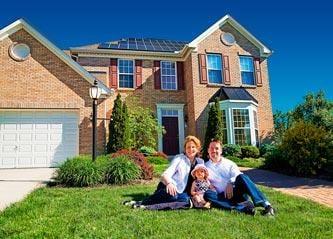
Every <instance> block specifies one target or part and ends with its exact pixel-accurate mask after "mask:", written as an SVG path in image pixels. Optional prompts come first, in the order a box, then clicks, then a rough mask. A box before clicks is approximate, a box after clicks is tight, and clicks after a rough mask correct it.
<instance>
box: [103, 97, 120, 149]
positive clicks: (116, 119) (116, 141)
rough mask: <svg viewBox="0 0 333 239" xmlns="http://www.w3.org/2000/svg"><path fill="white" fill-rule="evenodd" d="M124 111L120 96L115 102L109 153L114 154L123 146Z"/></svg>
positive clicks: (110, 129)
mask: <svg viewBox="0 0 333 239" xmlns="http://www.w3.org/2000/svg"><path fill="white" fill-rule="evenodd" d="M123 126H124V124H123V109H122V101H121V96H120V94H118V95H117V98H116V99H115V101H114V105H113V109H112V115H111V118H110V124H109V142H108V144H107V152H108V153H113V152H116V151H118V150H119V149H121V148H122V146H123V139H124V127H123Z"/></svg>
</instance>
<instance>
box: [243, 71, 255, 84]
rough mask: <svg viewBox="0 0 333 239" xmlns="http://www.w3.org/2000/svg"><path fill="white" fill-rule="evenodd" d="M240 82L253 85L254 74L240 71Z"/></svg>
mask: <svg viewBox="0 0 333 239" xmlns="http://www.w3.org/2000/svg"><path fill="white" fill-rule="evenodd" d="M242 83H243V84H246V85H254V84H255V82H254V75H253V72H244V71H243V72H242Z"/></svg>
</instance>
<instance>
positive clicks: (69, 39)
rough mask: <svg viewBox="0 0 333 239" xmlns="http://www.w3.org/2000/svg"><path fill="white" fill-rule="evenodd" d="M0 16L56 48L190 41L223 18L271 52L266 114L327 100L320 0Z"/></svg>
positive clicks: (66, 8) (332, 53)
mask: <svg viewBox="0 0 333 239" xmlns="http://www.w3.org/2000/svg"><path fill="white" fill-rule="evenodd" d="M92 3H93V4H92ZM0 12H1V14H0V28H3V27H4V26H6V25H8V24H10V23H11V22H13V21H15V20H17V19H18V18H21V17H23V18H24V19H26V20H27V21H28V22H29V23H30V24H31V25H32V26H34V27H35V28H36V29H37V30H38V31H40V32H41V33H42V34H43V35H44V36H45V37H47V38H48V39H49V40H50V41H52V42H53V43H54V44H56V45H57V46H58V47H60V48H61V49H67V48H68V47H71V46H80V45H85V44H91V43H97V42H103V41H108V40H114V39H119V38H121V37H154V38H165V39H173V40H185V41H191V40H192V39H194V38H195V37H196V36H198V35H200V34H201V33H202V32H203V31H204V30H206V29H207V28H208V27H209V26H210V25H211V24H213V23H214V22H216V21H217V20H219V19H220V18H221V17H223V16H224V15H225V14H230V15H231V16H232V17H234V18H235V19H236V20H237V21H238V22H239V23H241V24H242V25H243V26H244V27H245V28H246V29H247V30H249V31H250V32H251V33H252V34H253V35H254V36H256V37H257V38H258V39H259V40H261V41H262V42H263V43H264V44H265V45H267V46H268V47H269V48H271V49H272V50H273V51H274V54H273V55H272V56H271V57H270V58H269V73H270V82H271V93H272V104H273V110H274V111H275V110H282V111H287V110H289V109H292V108H293V107H294V106H295V105H296V104H298V103H300V102H302V100H303V98H302V97H303V96H304V95H305V94H306V93H308V92H316V91H318V90H320V89H322V90H324V92H325V93H326V96H327V98H329V99H330V100H332V99H333V74H332V70H333V58H332V57H333V14H332V13H333V3H330V2H329V1H327V0H317V1H315V2H314V1H306V0H304V1H291V0H288V1H287V0H279V1H267V0H266V1H264V0H252V1H248V0H214V1H209V0H207V1H201V2H195V1H180V0H177V1H175V0H169V1H156V0H155V1H151V0H145V1H130V0H127V1H110V0H108V1H107V0H103V1H102V0H95V1H89V2H83V1H69V0H67V1H64V0H58V1H53V2H50V3H47V4H46V3H44V5H41V3H40V1H33V0H30V1H21V0H17V1H14V2H8V1H5V2H3V3H1V11H0Z"/></svg>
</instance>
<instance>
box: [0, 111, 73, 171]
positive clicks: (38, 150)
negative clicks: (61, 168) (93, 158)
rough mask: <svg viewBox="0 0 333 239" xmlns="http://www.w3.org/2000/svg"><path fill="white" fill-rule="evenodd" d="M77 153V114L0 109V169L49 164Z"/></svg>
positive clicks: (54, 164) (61, 160) (57, 162)
mask: <svg viewBox="0 0 333 239" xmlns="http://www.w3.org/2000/svg"><path fill="white" fill-rule="evenodd" d="M77 154H78V115H77V113H75V112H59V111H51V112H44V111H43V112H41V111H35V112H31V111H20V112H19V111H0V168H26V167H28V168H31V167H52V166H57V165H59V163H61V162H63V161H64V160H66V158H67V157H71V156H74V155H77Z"/></svg>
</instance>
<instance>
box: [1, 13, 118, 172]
mask: <svg viewBox="0 0 333 239" xmlns="http://www.w3.org/2000/svg"><path fill="white" fill-rule="evenodd" d="M94 80H95V78H94V77H93V76H92V75H90V74H89V73H88V72H87V71H86V70H85V69H84V68H83V67H81V66H80V65H79V64H77V63H76V62H75V61H73V60H72V59H71V58H70V57H69V56H68V55H66V54H65V53H64V52H63V51H61V50H60V49H59V48H57V47H56V46H55V45H53V44H52V43H51V42H50V41H48V40H47V39H46V38H45V37H43V36H42V35H41V34H40V33H39V32H37V31H36V30H35V29H34V28H32V27H31V26H30V25H29V24H28V23H26V22H25V21H24V20H22V19H21V20H17V21H15V22H14V23H12V24H10V25H9V26H7V27H5V28H3V29H1V30H0V85H1V87H0V168H23V167H50V166H56V165H57V164H58V163H61V162H62V161H64V160H65V159H66V158H67V157H71V156H74V155H77V154H79V153H88V152H90V151H91V138H92V129H91V121H90V117H91V112H92V100H91V99H90V96H89V87H90V86H91V85H92V84H93V82H94ZM98 85H99V87H100V88H101V89H102V97H103V99H101V100H100V107H99V111H98V117H101V118H102V117H105V107H106V105H105V98H106V97H109V95H110V94H111V90H110V89H109V88H108V87H107V86H106V85H104V84H103V83H102V82H100V81H99V82H98ZM105 135H106V132H105V125H104V122H99V124H98V142H99V150H100V151H102V150H103V144H104V142H105Z"/></svg>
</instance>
